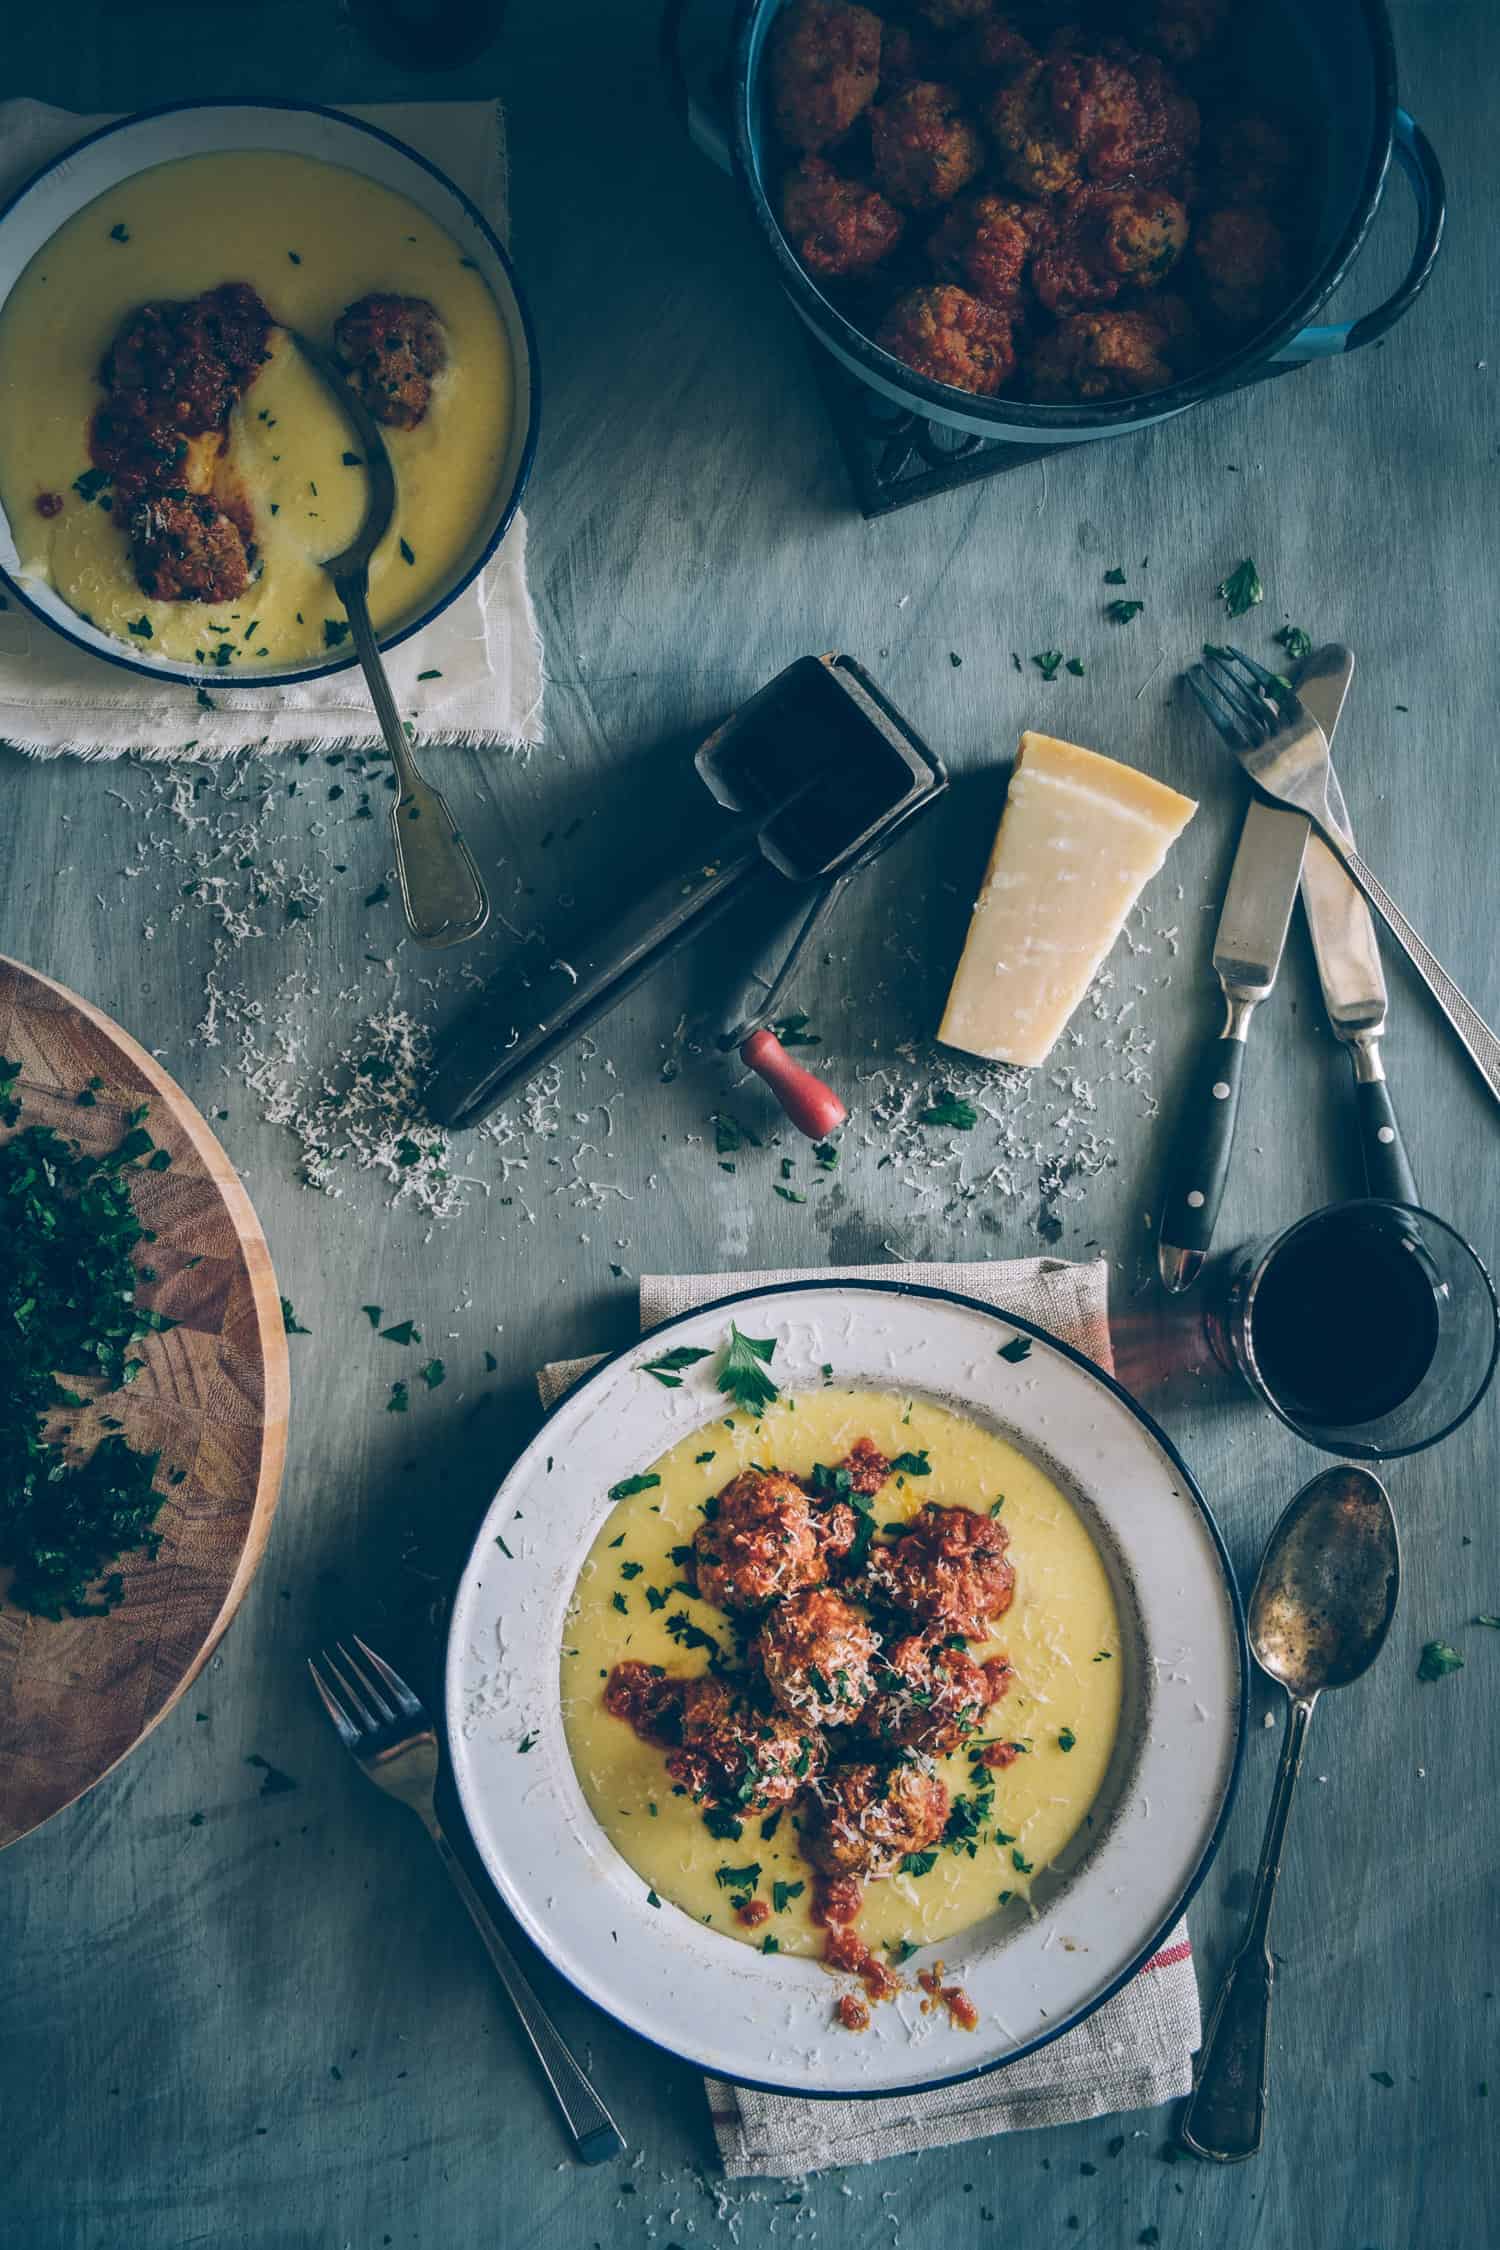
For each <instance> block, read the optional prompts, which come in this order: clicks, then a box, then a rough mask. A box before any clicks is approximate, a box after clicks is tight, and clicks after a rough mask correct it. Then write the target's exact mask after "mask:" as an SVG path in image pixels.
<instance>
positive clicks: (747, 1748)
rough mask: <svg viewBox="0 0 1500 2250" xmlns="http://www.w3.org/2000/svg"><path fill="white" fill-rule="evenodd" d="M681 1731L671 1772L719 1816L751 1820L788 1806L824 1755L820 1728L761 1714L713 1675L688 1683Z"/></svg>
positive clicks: (671, 1759) (779, 1715)
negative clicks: (727, 1813) (738, 1815)
mask: <svg viewBox="0 0 1500 2250" xmlns="http://www.w3.org/2000/svg"><path fill="white" fill-rule="evenodd" d="M679 1726H680V1732H681V1737H682V1739H681V1743H680V1745H679V1746H678V1747H677V1748H676V1749H672V1750H669V1751H668V1753H667V1772H668V1773H669V1774H670V1775H671V1777H672V1779H673V1781H675V1782H677V1783H678V1784H679V1785H680V1786H681V1787H682V1788H684V1789H685V1790H686V1791H687V1793H688V1795H689V1796H690V1797H691V1798H692V1799H693V1800H694V1802H695V1803H696V1804H700V1805H706V1806H709V1807H710V1808H713V1809H718V1810H724V1811H731V1812H737V1813H744V1814H746V1815H748V1814H751V1813H767V1812H773V1811H774V1810H775V1808H776V1807H777V1806H778V1805H789V1804H790V1803H791V1801H792V1799H793V1798H794V1797H795V1796H796V1795H797V1792H798V1791H799V1790H800V1789H801V1788H802V1787H803V1786H804V1784H805V1783H806V1782H807V1781H809V1780H810V1779H812V1778H813V1777H814V1776H815V1775H817V1774H818V1773H820V1772H821V1771H822V1768H823V1763H824V1759H825V1757H826V1755H827V1752H826V1747H825V1744H824V1741H823V1737H822V1736H821V1734H819V1732H818V1730H817V1728H816V1727H815V1726H812V1725H810V1724H809V1723H808V1722H807V1721H806V1720H804V1719H795V1718H793V1717H791V1716H790V1714H789V1713H787V1712H785V1711H776V1710H763V1709H761V1707H760V1706H759V1705H758V1704H757V1703H756V1702H755V1701H753V1700H752V1698H751V1697H750V1696H749V1695H748V1694H742V1693H741V1692H739V1690H737V1689H735V1688H732V1687H731V1686H730V1685H729V1684H728V1682H727V1681H724V1680H721V1679H717V1678H715V1677H714V1676H713V1675H712V1674H705V1675H704V1676H703V1677H702V1678H701V1679H696V1680H689V1681H688V1682H687V1683H686V1685H685V1687H684V1689H683V1693H682V1707H681V1718H680V1721H679Z"/></svg>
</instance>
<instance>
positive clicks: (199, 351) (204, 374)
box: [99, 281, 271, 437]
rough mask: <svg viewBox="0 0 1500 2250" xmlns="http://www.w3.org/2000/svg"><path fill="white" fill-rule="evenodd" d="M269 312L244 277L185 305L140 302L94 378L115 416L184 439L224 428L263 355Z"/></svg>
mask: <svg viewBox="0 0 1500 2250" xmlns="http://www.w3.org/2000/svg"><path fill="white" fill-rule="evenodd" d="M270 332H271V316H270V314H269V313H268V312H267V310H266V308H265V306H264V305H263V304H262V303H261V301H260V298H259V297H258V296H257V295H256V293H255V291H254V290H253V289H252V288H251V287H250V285H249V283H248V282H244V281H226V282H224V283H222V284H221V286H220V287H219V288H217V289H209V290H205V291H204V293H203V294H202V296H199V297H192V298H189V299H188V300H187V301H186V302H185V303H181V304H178V303H171V304H152V305H142V306H141V307H140V308H139V310H138V311H136V312H133V313H132V314H131V315H130V318H129V319H128V320H127V321H125V322H124V324H123V325H122V327H121V328H120V329H119V331H118V333H117V334H116V336H115V338H114V341H113V342H112V343H111V345H110V347H109V349H108V351H107V352H106V353H105V355H104V359H103V362H102V364H101V366H100V369H99V379H100V381H101V382H102V383H103V385H104V387H105V389H106V390H107V391H108V392H109V393H110V394H111V404H112V407H113V409H114V412H115V414H116V415H117V416H119V417H122V418H125V417H129V418H131V419H134V420H136V421H139V422H142V423H146V424H151V425H154V426H156V427H157V428H159V429H172V430H175V431H177V432H178V433H179V434H180V435H182V436H184V437H195V436H198V435H201V433H202V432H204V431H205V430H217V429H220V428H222V427H223V424H224V422H225V421H226V420H227V418H228V415H229V409H230V408H231V406H233V404H234V402H235V400H236V399H237V398H238V397H239V396H240V394H241V392H242V391H244V390H245V389H246V388H247V387H248V385H249V384H250V383H251V382H253V381H254V379H255V376H256V374H257V373H258V371H259V369H260V367H261V365H262V363H263V361H264V360H265V359H266V357H267V356H268V354H267V338H268V337H269V335H270Z"/></svg>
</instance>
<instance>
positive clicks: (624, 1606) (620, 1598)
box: [609, 1589, 630, 1617]
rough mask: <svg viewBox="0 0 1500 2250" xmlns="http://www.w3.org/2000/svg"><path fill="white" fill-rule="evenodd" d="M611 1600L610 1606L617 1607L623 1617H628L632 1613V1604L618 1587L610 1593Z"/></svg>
mask: <svg viewBox="0 0 1500 2250" xmlns="http://www.w3.org/2000/svg"><path fill="white" fill-rule="evenodd" d="M609 1600H610V1607H611V1608H612V1609H617V1610H618V1611H619V1612H620V1615H621V1616H622V1617H628V1616H629V1615H630V1604H629V1602H628V1601H626V1599H625V1596H624V1595H623V1594H622V1593H620V1592H619V1591H618V1589H616V1591H615V1592H614V1593H613V1594H611V1595H610V1597H609Z"/></svg>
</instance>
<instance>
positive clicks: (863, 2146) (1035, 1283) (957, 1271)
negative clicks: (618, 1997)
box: [537, 1258, 1201, 2179]
mask: <svg viewBox="0 0 1500 2250" xmlns="http://www.w3.org/2000/svg"><path fill="white" fill-rule="evenodd" d="M829 1279H832V1280H839V1281H911V1282H925V1283H927V1284H929V1285H930V1286H932V1287H934V1288H942V1289H957V1290H960V1291H961V1292H962V1293H963V1294H964V1295H965V1296H968V1297H979V1298H982V1299H983V1300H984V1302H985V1303H986V1304H991V1305H996V1306H998V1307H1000V1308H1001V1309H1002V1310H1003V1311H1006V1312H1014V1313H1020V1314H1021V1315H1022V1316H1023V1317H1024V1318H1025V1319H1027V1320H1034V1321H1035V1322H1036V1323H1037V1325H1038V1327H1041V1328H1047V1329H1050V1330H1051V1332H1052V1334H1053V1335H1054V1336H1058V1337H1061V1338H1062V1340H1063V1341H1064V1342H1065V1343H1069V1344H1072V1345H1074V1346H1075V1347H1076V1348H1077V1349H1078V1350H1079V1351H1082V1352H1086V1353H1087V1354H1088V1356H1089V1357H1090V1359H1093V1360H1097V1361H1098V1363H1099V1365H1100V1366H1101V1367H1103V1368H1104V1369H1105V1370H1106V1371H1108V1372H1111V1373H1112V1372H1113V1369H1114V1357H1113V1354H1112V1352H1111V1350H1110V1341H1109V1310H1108V1290H1109V1268H1108V1266H1107V1264H1106V1263H1105V1261H1104V1260H1103V1259H1102V1258H1100V1259H1096V1260H1095V1261H1094V1262H1093V1263H1091V1264H1089V1265H1071V1264H1069V1263H1068V1262H1067V1261H1066V1260H1064V1259H1061V1258H1013V1259H1004V1260H997V1261H995V1262H994V1263H986V1264H974V1265H906V1266H890V1265H886V1266H840V1267H835V1268H832V1269H828V1268H823V1267H806V1268H794V1269H791V1270H788V1271H786V1272H778V1273H718V1274H710V1273H695V1274H643V1275H642V1277H641V1326H642V1328H643V1329H645V1328H654V1327H655V1326H656V1324H657V1322H658V1321H662V1320H669V1319H671V1318H672V1317H673V1316H674V1315H675V1314H677V1313H683V1312H690V1311H691V1310H692V1308H693V1306H695V1305H701V1304H704V1303H705V1302H706V1301H707V1300H708V1299H709V1298H711V1297H723V1296H728V1295H729V1294H731V1293H732V1292H733V1291H735V1290H737V1289H754V1288H757V1287H762V1286H764V1285H766V1284H768V1283H772V1282H778V1281H817V1280H829ZM595 1364H596V1361H595V1359H593V1358H589V1359H573V1360H563V1361H558V1362H555V1363H554V1364H553V1365H552V1366H550V1367H544V1368H543V1369H542V1371H541V1374H540V1375H539V1376H538V1378H537V1387H538V1389H539V1390H540V1392H541V1396H542V1404H543V1405H544V1406H552V1405H555V1404H556V1402H557V1400H558V1399H559V1398H561V1397H562V1395H563V1393H564V1391H566V1390H569V1389H570V1388H571V1387H572V1385H573V1384H574V1383H575V1382H577V1380H578V1378H579V1376H580V1375H583V1374H585V1373H587V1371H588V1369H589V1368H590V1367H593V1366H594V1365H595ZM1200 2037H1201V2025H1200V2021H1199V2015H1198V1985H1197V1979H1196V1977H1195V1976H1194V1973H1193V1954H1192V1947H1191V1945H1190V1944H1189V1942H1188V1932H1187V1924H1186V1922H1179V1923H1178V1924H1177V1925H1176V1927H1175V1928H1174V1929H1173V1930H1172V1931H1170V1932H1169V1934H1168V1936H1167V1939H1166V1941H1165V1943H1164V1944H1163V1945H1162V1947H1161V1948H1160V1950H1159V1951H1158V1952H1157V1953H1155V1954H1154V1955H1153V1956H1152V1958H1151V1959H1150V1960H1149V1961H1148V1962H1147V1963H1146V1966H1145V1968H1144V1969H1142V1971H1141V1973H1140V1975H1139V1976H1138V1977H1136V1978H1135V1979H1134V1980H1133V1981H1132V1982H1131V1983H1130V1984H1128V1985H1126V1986H1125V1987H1124V1988H1123V1990H1122V1991H1120V1992H1117V1993H1116V1994H1115V1995H1114V1997H1113V1998H1112V1999H1109V2000H1106V2001H1105V2003H1104V2005H1103V2007H1101V2008H1097V2009H1096V2010H1095V2011H1094V2013H1093V2015H1091V2016H1090V2017H1089V2018H1088V2020H1087V2021H1086V2022H1085V2023H1081V2024H1079V2025H1078V2027H1077V2029H1076V2030H1074V2031H1068V2032H1065V2033H1064V2034H1063V2036H1062V2037H1061V2038H1060V2039H1054V2040H1053V2041H1052V2042H1051V2043H1050V2045H1048V2046H1045V2047H1039V2048H1038V2049H1037V2051H1036V2053H1035V2054H1032V2055H1027V2056H1025V2057H1024V2058H1023V2059H1022V2060H1021V2061H1020V2062H1014V2063H1009V2064H1007V2065H1006V2066H1005V2067H1004V2068H1003V2069H1001V2070H996V2071H992V2072H991V2073H990V2075H989V2076H988V2077H987V2078H978V2079H974V2080H971V2081H970V2082H969V2083H968V2084H967V2085H961V2086H944V2087H939V2088H937V2089H936V2090H935V2091H932V2092H928V2093H915V2094H898V2095H892V2096H891V2097H890V2098H889V2099H886V2098H882V2099H880V2100H878V2101H867V2102H852V2101H837V2100H834V2101H805V2100H802V2099H801V2098H799V2097H797V2096H795V2095H790V2094H763V2093H757V2092H755V2091H753V2090H752V2089H751V2088H750V2087H748V2086H736V2085H732V2084H730V2083H729V2082H728V2081H727V2080H724V2079H718V2078H709V2079H705V2081H704V2084H705V2087H706V2090H707V2093H708V2106H709V2115H710V2118H711V2119H712V2122H713V2129H714V2138H715V2139H716V2140H717V2142H718V2144H719V2154H720V2155H721V2157H722V2158H723V2161H724V2169H725V2171H726V2172H727V2173H730V2174H731V2175H733V2176H735V2177H741V2178H742V2177H745V2176H747V2175H750V2174H756V2173H759V2174H763V2175H767V2176H769V2177H771V2178H773V2179H783V2178H786V2177H787V2176H788V2175H791V2174H797V2173H803V2172H817V2171H821V2170H823V2169H824V2168H825V2167H827V2166H829V2165H835V2164H869V2163H873V2162H874V2161H875V2160H876V2159H877V2158H880V2157H885V2156H904V2155H909V2154H911V2153H912V2152H913V2151H914V2150H917V2149H925V2148H944V2147H947V2146H949V2145H950V2144H951V2143H953V2142H956V2141H972V2140H982V2139H986V2138H988V2136H989V2135H990V2134H992V2133H1011V2132H1016V2131H1018V2130H1019V2129H1020V2128H1022V2127H1024V2126H1028V2125H1069V2124H1076V2123H1077V2122H1078V2121H1079V2120H1080V2119H1081V2118H1086V2117H1107V2116H1110V2115H1112V2114H1113V2113H1114V2112H1115V2111H1117V2110H1125V2109H1147V2108H1150V2107H1152V2106H1153V2105H1154V2104H1155V2103H1158V2102H1167V2101H1172V2100H1175V2099H1176V2097H1177V2096H1178V2095H1180V2094H1185V2093H1187V2092H1188V2090H1189V2088H1190V2086H1191V2084H1192V2057H1193V2055H1194V2054H1195V2053H1196V2051H1197V2048H1198V2045H1199V2041H1200Z"/></svg>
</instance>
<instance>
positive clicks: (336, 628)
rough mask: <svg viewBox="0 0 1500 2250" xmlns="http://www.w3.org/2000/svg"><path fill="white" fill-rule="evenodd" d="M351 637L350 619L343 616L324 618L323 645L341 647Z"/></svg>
mask: <svg viewBox="0 0 1500 2250" xmlns="http://www.w3.org/2000/svg"><path fill="white" fill-rule="evenodd" d="M348 638H349V624H348V620H347V619H346V618H343V617H325V618H324V620H323V646H324V647H325V648H341V647H342V646H343V644H344V642H345V641H347V640H348Z"/></svg>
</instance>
